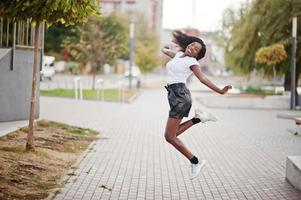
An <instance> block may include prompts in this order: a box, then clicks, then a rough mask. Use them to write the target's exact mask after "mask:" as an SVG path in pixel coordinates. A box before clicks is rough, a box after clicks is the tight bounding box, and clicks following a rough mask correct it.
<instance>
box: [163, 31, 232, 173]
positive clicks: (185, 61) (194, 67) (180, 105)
mask: <svg viewBox="0 0 301 200" xmlns="http://www.w3.org/2000/svg"><path fill="white" fill-rule="evenodd" d="M173 37H174V39H173V42H174V43H176V44H177V45H178V46H179V51H178V52H174V51H173V50H171V49H170V48H169V47H168V46H165V47H164V48H163V49H162V52H163V53H164V54H166V55H167V56H169V57H170V58H172V59H171V60H170V61H169V62H168V63H167V64H166V70H167V86H165V88H166V89H167V91H168V102H169V106H170V110H169V118H168V120H167V124H166V129H165V139H166V140H167V142H169V143H170V144H172V145H173V146H174V147H175V148H176V149H177V150H178V151H179V152H181V153H182V154H183V155H184V156H185V157H186V158H188V159H189V160H190V162H191V164H192V165H191V179H193V178H195V177H196V176H197V175H198V174H199V173H200V171H201V169H202V167H203V166H204V165H205V163H206V161H205V160H199V159H198V158H197V157H196V156H195V155H194V154H192V153H191V152H190V151H189V150H188V149H187V148H186V147H185V145H184V144H183V142H182V141H181V140H180V139H179V138H178V136H179V135H180V134H182V133H183V132H184V131H186V130H187V129H188V128H190V127H191V126H193V125H195V124H197V123H199V122H202V123H205V122H208V121H216V118H215V117H214V116H213V115H211V114H210V113H207V112H202V111H201V110H200V109H196V110H195V115H194V117H193V118H192V119H190V120H188V121H186V122H183V123H181V121H182V119H183V117H188V115H189V111H190V108H191V105H192V100H191V94H190V91H189V89H188V88H187V87H186V81H187V78H188V77H189V76H190V75H191V74H194V75H195V76H196V77H197V78H198V79H199V80H200V81H201V82H202V83H203V84H205V85H206V86H207V87H209V88H210V89H212V90H213V91H215V92H217V93H220V94H225V93H226V92H228V90H229V89H231V88H232V87H231V85H227V86H225V87H224V88H223V89H220V88H218V87H217V86H216V85H215V84H213V83H212V82H211V81H210V80H208V79H207V78H206V76H205V75H204V74H203V73H202V72H201V69H200V64H199V63H198V60H200V59H201V58H203V57H204V56H205V53H206V45H205V44H204V42H203V41H202V40H201V39H200V38H197V37H192V36H188V35H186V34H184V33H182V32H181V31H174V32H173Z"/></svg>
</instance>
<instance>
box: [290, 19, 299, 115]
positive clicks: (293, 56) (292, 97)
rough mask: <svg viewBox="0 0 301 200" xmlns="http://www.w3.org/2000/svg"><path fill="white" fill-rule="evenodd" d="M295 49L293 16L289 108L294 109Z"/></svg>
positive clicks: (295, 35)
mask: <svg viewBox="0 0 301 200" xmlns="http://www.w3.org/2000/svg"><path fill="white" fill-rule="evenodd" d="M296 51H297V17H293V27H292V59H291V105H290V108H291V110H295V109H296V93H295V92H296Z"/></svg>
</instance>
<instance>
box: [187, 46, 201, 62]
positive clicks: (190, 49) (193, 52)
mask: <svg viewBox="0 0 301 200" xmlns="http://www.w3.org/2000/svg"><path fill="white" fill-rule="evenodd" d="M201 49H202V45H201V44H200V43H198V42H193V43H191V44H189V45H188V46H187V47H186V49H185V54H186V55H187V56H190V57H194V58H196V57H197V55H198V54H199V52H200V51H201Z"/></svg>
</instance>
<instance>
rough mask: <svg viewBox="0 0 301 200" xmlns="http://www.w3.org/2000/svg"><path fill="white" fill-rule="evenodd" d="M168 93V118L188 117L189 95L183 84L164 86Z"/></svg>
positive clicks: (190, 101)
mask: <svg viewBox="0 0 301 200" xmlns="http://www.w3.org/2000/svg"><path fill="white" fill-rule="evenodd" d="M165 88H166V89H167V91H168V95H167V97H168V103H169V107H170V110H169V117H172V118H177V119H182V118H183V117H188V115H189V111H190V108H191V103H192V100H191V94H190V91H189V90H188V88H187V87H186V85H185V84H184V83H174V84H171V85H168V86H165Z"/></svg>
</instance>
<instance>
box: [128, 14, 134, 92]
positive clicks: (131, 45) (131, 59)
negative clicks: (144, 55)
mask: <svg viewBox="0 0 301 200" xmlns="http://www.w3.org/2000/svg"><path fill="white" fill-rule="evenodd" d="M134 37H135V23H134V19H133V18H131V22H130V38H129V40H130V42H129V43H130V44H129V45H130V51H129V53H130V63H129V88H130V89H131V88H132V65H133V50H134Z"/></svg>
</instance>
